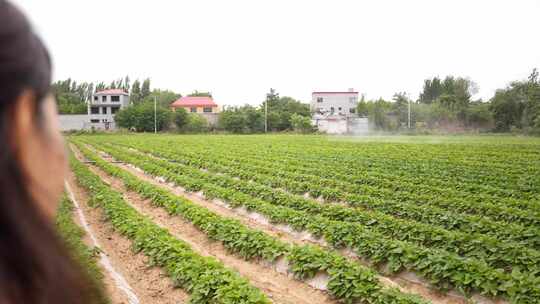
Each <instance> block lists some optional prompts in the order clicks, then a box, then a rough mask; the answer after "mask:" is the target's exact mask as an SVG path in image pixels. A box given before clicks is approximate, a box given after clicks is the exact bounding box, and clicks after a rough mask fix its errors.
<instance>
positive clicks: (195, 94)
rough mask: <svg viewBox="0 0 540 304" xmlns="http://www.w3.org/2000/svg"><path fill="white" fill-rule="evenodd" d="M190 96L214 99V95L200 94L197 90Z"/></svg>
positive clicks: (208, 93)
mask: <svg viewBox="0 0 540 304" xmlns="http://www.w3.org/2000/svg"><path fill="white" fill-rule="evenodd" d="M188 96H193V97H212V93H210V92H199V91H197V90H195V91H193V92H192V93H191V94H188Z"/></svg>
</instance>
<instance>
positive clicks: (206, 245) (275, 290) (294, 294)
mask: <svg viewBox="0 0 540 304" xmlns="http://www.w3.org/2000/svg"><path fill="white" fill-rule="evenodd" d="M78 156H80V155H78ZM89 168H90V169H91V170H92V171H93V172H94V173H96V174H98V175H99V176H100V177H101V178H102V180H103V181H105V182H106V183H108V184H109V185H111V186H112V187H113V188H114V189H116V190H118V191H119V192H121V193H123V195H124V198H125V199H126V201H127V202H128V203H129V204H131V206H133V207H134V208H135V209H137V210H138V211H139V212H140V213H141V214H144V215H146V216H148V217H150V218H151V219H152V221H154V223H156V224H157V225H159V226H161V227H164V228H166V229H168V230H169V232H170V233H171V234H172V235H174V236H175V237H177V238H179V239H181V240H183V241H185V242H187V243H188V244H189V245H190V246H191V247H192V249H193V250H194V251H196V252H197V253H199V254H201V255H203V256H213V257H215V258H217V259H218V260H220V261H221V262H222V263H223V264H225V265H226V266H228V267H230V268H233V269H234V270H236V271H237V272H239V273H240V274H241V275H242V276H243V277H245V278H247V279H248V280H249V281H250V282H251V283H252V284H253V285H254V286H255V287H257V288H259V289H261V290H262V291H263V292H264V293H265V294H267V295H268V296H269V298H270V299H272V301H273V302H274V303H284V304H289V303H290V304H292V303H305V304H314V303H337V301H335V300H333V299H331V298H330V296H329V295H328V294H326V293H325V292H322V291H320V290H316V289H314V288H312V287H310V286H308V285H307V284H305V283H302V282H300V281H298V280H296V279H294V278H292V277H291V276H289V275H286V274H282V273H279V272H277V271H275V270H273V269H272V268H271V267H268V266H265V265H263V264H262V263H258V262H256V261H245V260H243V259H241V258H239V257H237V256H235V255H233V254H231V253H229V252H227V250H226V248H225V247H224V246H223V245H222V244H221V243H219V242H215V241H212V240H210V239H208V237H207V236H206V234H204V233H203V232H201V231H199V230H198V229H197V228H196V227H195V226H193V225H192V224H191V223H189V222H187V221H185V220H183V219H182V218H181V217H179V216H170V215H169V214H168V213H167V212H166V211H165V209H163V208H156V207H154V206H152V205H151V203H150V200H145V199H143V198H142V197H141V196H140V195H139V194H137V193H135V192H133V191H129V190H127V189H126V188H125V187H124V185H123V183H122V181H120V180H119V179H117V178H113V177H111V176H109V175H107V174H106V173H105V172H104V171H102V170H101V169H99V168H97V167H95V166H93V165H89Z"/></svg>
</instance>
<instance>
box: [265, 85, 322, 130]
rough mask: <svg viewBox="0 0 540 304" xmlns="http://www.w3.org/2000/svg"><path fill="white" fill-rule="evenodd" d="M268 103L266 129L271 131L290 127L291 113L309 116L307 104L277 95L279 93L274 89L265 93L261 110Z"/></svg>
mask: <svg viewBox="0 0 540 304" xmlns="http://www.w3.org/2000/svg"><path fill="white" fill-rule="evenodd" d="M266 104H268V118H267V120H268V129H269V130H273V131H283V130H288V129H292V126H291V121H290V119H291V115H292V114H298V115H301V116H307V117H309V116H311V113H310V111H309V105H308V104H304V103H301V102H300V101H298V100H295V99H294V98H291V97H287V96H284V97H279V93H277V92H276V90H274V89H270V92H269V93H268V94H266V100H265V101H264V102H263V103H262V105H261V111H263V113H264V110H265V105H266Z"/></svg>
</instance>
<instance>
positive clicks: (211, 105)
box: [171, 96, 221, 125]
mask: <svg viewBox="0 0 540 304" xmlns="http://www.w3.org/2000/svg"><path fill="white" fill-rule="evenodd" d="M179 108H183V109H185V110H186V111H187V112H188V113H197V114H198V115H201V116H202V117H204V118H205V119H206V120H207V121H208V123H209V124H210V125H216V124H217V120H218V115H219V112H221V109H220V107H219V106H218V104H217V103H215V102H214V100H213V99H212V97H207V96H184V97H181V98H179V99H178V100H176V101H175V102H173V103H172V104H171V109H172V110H173V111H175V110H176V109H179Z"/></svg>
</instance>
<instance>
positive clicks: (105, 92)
mask: <svg viewBox="0 0 540 304" xmlns="http://www.w3.org/2000/svg"><path fill="white" fill-rule="evenodd" d="M95 95H128V93H127V92H126V91H124V90H121V89H110V90H103V91H99V92H96V94H95Z"/></svg>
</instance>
